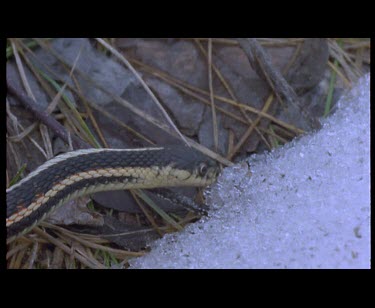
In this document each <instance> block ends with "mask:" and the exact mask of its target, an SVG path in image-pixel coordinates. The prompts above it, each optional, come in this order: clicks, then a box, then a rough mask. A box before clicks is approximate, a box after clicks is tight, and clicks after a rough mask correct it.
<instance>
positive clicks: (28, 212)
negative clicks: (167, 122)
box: [6, 146, 219, 240]
mask: <svg viewBox="0 0 375 308" xmlns="http://www.w3.org/2000/svg"><path fill="white" fill-rule="evenodd" d="M218 170H219V169H218V166H217V164H216V163H215V162H214V161H213V160H211V159H210V158H208V157H206V156H204V155H202V154H201V153H199V152H197V151H195V150H192V149H190V148H187V147H185V146H173V147H159V148H142V149H86V150H78V151H72V152H68V153H65V154H62V155H59V156H57V157H55V158H53V159H51V160H49V161H47V162H46V163H44V164H43V165H41V166H40V167H39V168H37V169H36V170H35V171H33V172H31V173H30V174H29V175H28V176H27V177H25V178H24V179H23V180H21V181H20V182H18V183H17V184H15V185H13V186H12V187H10V188H9V189H7V218H6V226H7V238H8V240H11V239H14V238H15V237H18V236H20V235H23V234H25V233H27V232H28V231H30V230H31V229H32V228H33V227H34V226H35V225H37V224H38V223H40V222H41V221H42V220H44V219H45V218H46V217H47V216H48V215H49V214H51V213H52V212H53V211H54V210H55V209H56V208H57V207H59V206H61V205H63V204H64V203H66V202H68V201H70V200H72V199H75V198H77V197H80V196H84V195H87V194H91V193H95V192H100V191H108V190H120V189H137V188H158V187H172V186H197V187H198V186H206V185H209V184H211V183H212V182H213V181H214V180H215V179H216V177H217V174H218Z"/></svg>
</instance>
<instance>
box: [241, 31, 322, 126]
mask: <svg viewBox="0 0 375 308" xmlns="http://www.w3.org/2000/svg"><path fill="white" fill-rule="evenodd" d="M237 41H238V43H239V44H240V46H241V47H242V49H243V50H244V52H245V53H246V56H247V57H248V59H249V61H250V64H251V66H252V67H253V68H254V70H255V71H256V73H257V74H258V75H259V77H261V78H262V79H264V80H265V81H266V82H267V83H268V84H269V86H270V87H271V88H272V90H273V91H274V93H275V95H276V96H277V98H278V99H279V100H280V101H281V96H282V97H284V98H285V99H286V100H287V102H289V103H290V104H292V105H294V106H296V107H297V108H298V109H299V110H300V112H301V114H302V116H303V117H304V118H305V119H306V120H307V121H309V122H310V123H311V124H312V125H313V127H315V126H316V125H318V122H317V121H315V119H313V118H311V117H309V116H308V115H307V114H306V112H305V111H304V110H303V109H302V107H301V105H300V104H299V100H298V96H297V94H296V93H295V92H294V90H293V88H292V87H291V86H290V85H289V84H288V82H287V81H286V80H285V78H284V77H283V76H282V75H281V73H280V71H279V70H278V69H275V68H274V66H273V65H272V62H271V59H270V58H269V56H268V54H267V53H266V52H265V51H264V49H263V47H262V46H261V45H260V44H259V43H258V42H257V40H256V39H254V38H249V39H245V38H238V39H237Z"/></svg>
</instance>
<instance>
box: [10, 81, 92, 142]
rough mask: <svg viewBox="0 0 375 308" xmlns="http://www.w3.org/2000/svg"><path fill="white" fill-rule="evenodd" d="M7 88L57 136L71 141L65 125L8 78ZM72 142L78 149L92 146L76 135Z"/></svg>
mask: <svg viewBox="0 0 375 308" xmlns="http://www.w3.org/2000/svg"><path fill="white" fill-rule="evenodd" d="M7 88H8V91H9V93H10V94H12V95H13V96H14V97H16V98H17V99H18V100H19V101H20V102H21V103H22V104H23V105H24V107H25V108H26V109H28V110H30V111H31V112H32V113H33V115H34V116H35V117H36V118H37V119H38V120H40V121H41V122H42V123H43V124H44V125H46V126H47V127H49V128H50V129H52V130H53V131H54V132H55V134H56V135H57V136H59V137H60V138H61V139H62V140H63V141H64V142H66V143H69V133H68V132H67V130H66V129H65V127H64V126H63V125H61V124H60V123H59V122H58V121H56V119H55V118H54V117H52V116H50V115H49V114H48V113H47V112H46V111H45V110H43V109H41V108H39V107H38V106H37V105H36V104H35V102H34V101H33V100H32V99H31V98H30V97H28V96H27V95H26V94H24V93H21V92H20V91H18V90H17V89H16V88H15V87H14V86H13V85H12V84H11V82H10V81H9V80H8V78H7ZM70 138H71V140H72V144H73V146H74V148H76V149H86V148H90V146H89V145H88V144H87V143H86V142H84V141H82V140H81V139H80V138H78V137H77V136H74V135H70Z"/></svg>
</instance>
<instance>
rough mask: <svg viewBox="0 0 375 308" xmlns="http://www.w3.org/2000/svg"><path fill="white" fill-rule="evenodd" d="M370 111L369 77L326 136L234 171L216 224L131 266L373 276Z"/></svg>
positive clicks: (213, 196)
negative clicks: (365, 272)
mask: <svg viewBox="0 0 375 308" xmlns="http://www.w3.org/2000/svg"><path fill="white" fill-rule="evenodd" d="M369 112H370V75H366V76H364V77H362V78H361V79H360V81H359V82H358V84H357V85H355V86H354V87H353V88H352V90H351V91H350V92H349V93H348V95H347V96H345V97H343V98H341V99H340V102H339V104H338V108H337V111H336V112H335V113H334V114H333V115H332V116H331V117H329V118H328V119H326V120H323V128H322V129H321V130H320V131H318V132H315V133H312V134H309V135H306V136H303V137H301V138H299V139H297V140H294V141H293V142H291V143H290V144H288V145H286V146H284V147H282V148H279V149H277V150H275V151H273V152H271V153H267V154H262V155H253V156H252V157H250V158H249V159H248V160H247V161H245V162H243V163H241V164H238V165H236V166H234V167H231V168H226V169H225V170H224V172H223V173H222V175H221V176H220V178H219V180H218V182H217V183H216V184H215V185H213V186H212V188H211V190H210V191H209V192H208V203H209V205H210V206H211V208H212V210H211V212H210V216H209V217H206V218H203V219H202V220H201V221H199V222H197V223H195V224H192V225H190V226H188V227H187V228H186V229H185V230H183V231H182V232H180V233H175V234H169V235H166V236H165V237H164V238H163V239H161V240H158V241H156V242H154V243H153V244H151V248H152V250H151V252H150V253H149V254H148V255H146V256H144V257H141V258H138V259H133V260H131V262H130V264H131V267H132V268H370V266H371V265H370V115H369ZM247 163H249V164H250V166H251V167H250V171H251V174H250V171H249V169H248V164H247Z"/></svg>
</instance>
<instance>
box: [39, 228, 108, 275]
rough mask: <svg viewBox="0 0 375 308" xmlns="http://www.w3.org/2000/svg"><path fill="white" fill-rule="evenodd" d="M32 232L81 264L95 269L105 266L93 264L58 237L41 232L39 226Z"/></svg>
mask: <svg viewBox="0 0 375 308" xmlns="http://www.w3.org/2000/svg"><path fill="white" fill-rule="evenodd" d="M34 232H35V233H36V234H38V235H39V236H41V237H42V238H45V239H47V240H48V241H49V242H50V243H52V244H54V245H55V246H57V247H59V248H60V249H61V250H63V251H64V252H65V253H67V254H68V255H72V256H74V258H76V259H77V260H78V261H80V262H81V263H82V264H84V265H86V266H87V267H89V268H93V269H97V268H102V269H104V268H106V267H105V266H102V265H98V264H95V263H96V262H95V263H94V262H93V260H91V259H87V258H86V257H84V256H83V255H82V254H80V253H77V252H76V251H74V250H73V251H72V249H71V248H70V247H68V246H66V245H65V244H63V243H62V242H61V241H59V240H58V239H56V238H54V237H53V236H51V235H49V234H47V233H46V232H43V231H42V230H41V229H39V227H36V228H34Z"/></svg>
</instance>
